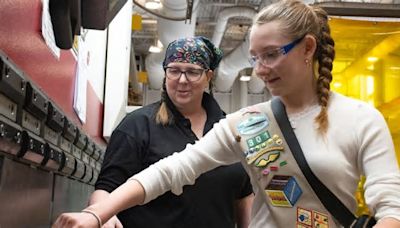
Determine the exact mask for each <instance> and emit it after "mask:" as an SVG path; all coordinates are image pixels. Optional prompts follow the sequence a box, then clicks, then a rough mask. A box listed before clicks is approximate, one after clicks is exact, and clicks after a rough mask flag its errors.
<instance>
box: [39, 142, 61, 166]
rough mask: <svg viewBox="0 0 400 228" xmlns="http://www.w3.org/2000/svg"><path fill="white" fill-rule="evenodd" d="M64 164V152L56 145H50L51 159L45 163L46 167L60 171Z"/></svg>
mask: <svg viewBox="0 0 400 228" xmlns="http://www.w3.org/2000/svg"><path fill="white" fill-rule="evenodd" d="M64 164H65V156H64V153H63V152H62V151H61V150H59V149H57V148H56V147H55V146H53V145H49V159H48V160H47V162H46V163H45V164H43V166H44V168H45V169H47V170H51V171H58V170H60V169H62V168H63V166H64Z"/></svg>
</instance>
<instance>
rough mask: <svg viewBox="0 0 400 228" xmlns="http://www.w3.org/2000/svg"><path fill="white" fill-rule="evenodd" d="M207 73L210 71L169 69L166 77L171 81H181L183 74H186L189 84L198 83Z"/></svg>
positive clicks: (166, 69)
mask: <svg viewBox="0 0 400 228" xmlns="http://www.w3.org/2000/svg"><path fill="white" fill-rule="evenodd" d="M207 71H208V69H187V70H186V71H182V70H181V69H179V68H175V67H167V68H165V76H167V78H168V79H171V80H179V79H180V78H181V76H182V74H184V75H185V77H186V80H188V81H189V82H196V81H198V80H200V78H201V76H202V75H203V73H204V72H207Z"/></svg>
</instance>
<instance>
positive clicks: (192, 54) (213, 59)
mask: <svg viewBox="0 0 400 228" xmlns="http://www.w3.org/2000/svg"><path fill="white" fill-rule="evenodd" d="M222 56H223V53H222V50H221V49H219V48H217V47H215V45H214V44H213V43H212V42H211V41H210V40H208V39H207V38H205V37H202V36H195V37H188V38H181V39H177V40H174V41H172V42H171V43H170V44H169V45H168V47H167V50H166V52H165V59H164V62H163V67H164V69H165V68H166V67H167V66H168V64H169V63H171V62H180V63H192V64H196V65H199V66H202V67H203V68H204V69H210V70H214V69H215V68H217V67H218V64H219V62H220V61H221V59H222Z"/></svg>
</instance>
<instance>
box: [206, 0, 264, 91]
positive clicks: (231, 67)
mask: <svg viewBox="0 0 400 228" xmlns="http://www.w3.org/2000/svg"><path fill="white" fill-rule="evenodd" d="M256 13H257V11H256V10H255V9H253V8H250V7H240V6H239V7H231V8H226V9H224V10H222V11H221V12H220V13H219V14H218V20H217V23H216V26H215V30H214V33H213V38H212V41H213V43H214V44H215V45H216V46H220V44H221V40H222V38H223V36H224V33H225V30H226V26H227V23H228V20H229V19H230V18H232V17H246V18H251V19H252V18H253V17H254V16H255V15H256ZM248 57H249V42H248V39H247V38H246V39H245V41H244V42H243V43H242V44H241V45H239V46H238V47H237V48H236V49H235V50H234V51H232V52H231V53H230V54H229V55H228V56H226V57H224V58H223V59H222V61H221V63H220V65H219V68H218V74H217V77H216V79H215V88H216V90H217V91H218V92H228V91H229V90H230V89H231V88H232V85H233V83H234V82H235V80H236V78H237V76H238V73H239V71H240V70H242V69H244V68H247V67H251V65H250V63H249V61H248Z"/></svg>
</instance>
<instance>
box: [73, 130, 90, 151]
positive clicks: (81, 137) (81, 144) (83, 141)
mask: <svg viewBox="0 0 400 228" xmlns="http://www.w3.org/2000/svg"><path fill="white" fill-rule="evenodd" d="M74 144H75V145H76V146H77V147H78V148H80V149H81V150H85V149H86V146H87V137H86V135H85V134H83V133H82V132H81V131H80V130H77V137H76V138H75V141H74Z"/></svg>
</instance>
